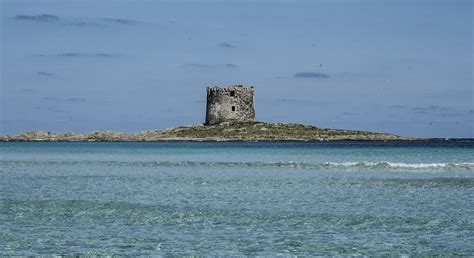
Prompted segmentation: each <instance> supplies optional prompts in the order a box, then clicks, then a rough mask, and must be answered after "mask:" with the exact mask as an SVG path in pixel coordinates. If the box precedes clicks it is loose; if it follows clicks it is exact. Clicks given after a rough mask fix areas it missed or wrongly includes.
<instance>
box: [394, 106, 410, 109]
mask: <svg viewBox="0 0 474 258" xmlns="http://www.w3.org/2000/svg"><path fill="white" fill-rule="evenodd" d="M390 108H394V109H407V108H408V107H407V106H403V105H394V106H390Z"/></svg>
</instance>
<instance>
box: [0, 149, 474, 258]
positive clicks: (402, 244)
mask: <svg viewBox="0 0 474 258" xmlns="http://www.w3.org/2000/svg"><path fill="white" fill-rule="evenodd" d="M0 254H4V255H9V254H16V255H37V254H58V255H61V254H128V255H140V254H141V255H147V254H148V255H149V254H157V255H160V254H162V255H166V254H185V255H209V254H211V255H277V254H282V255H337V254H343V255H383V254H398V255H400V254H401V255H404V254H407V255H412V254H426V255H447V254H454V255H473V254H474V144H473V143H412V144H406V143H354V142H352V143H0Z"/></svg>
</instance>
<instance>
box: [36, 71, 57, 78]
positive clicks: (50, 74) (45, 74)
mask: <svg viewBox="0 0 474 258" xmlns="http://www.w3.org/2000/svg"><path fill="white" fill-rule="evenodd" d="M37 74H38V75H39V76H45V77H51V76H54V74H52V73H47V72H38V73H37Z"/></svg>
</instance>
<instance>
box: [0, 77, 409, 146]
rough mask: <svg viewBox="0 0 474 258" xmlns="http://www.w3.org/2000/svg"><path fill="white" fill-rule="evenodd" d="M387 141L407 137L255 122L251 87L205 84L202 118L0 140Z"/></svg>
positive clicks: (1, 138)
mask: <svg viewBox="0 0 474 258" xmlns="http://www.w3.org/2000/svg"><path fill="white" fill-rule="evenodd" d="M349 140H350V141H390V140H409V138H404V137H400V136H397V135H393V134H386V133H374V132H366V131H355V130H337V129H324V128H319V127H316V126H311V125H302V124H290V123H265V122H257V121H256V119H255V108H254V87H242V85H234V86H229V87H224V88H220V87H208V88H207V106H206V122H205V123H204V124H198V125H192V126H183V127H177V128H172V129H164V130H150V131H143V132H137V133H120V132H112V131H96V132H91V133H86V134H74V133H52V132H46V131H34V132H25V133H22V134H19V135H16V136H0V141H100V142H115V141H145V142H151V141H349Z"/></svg>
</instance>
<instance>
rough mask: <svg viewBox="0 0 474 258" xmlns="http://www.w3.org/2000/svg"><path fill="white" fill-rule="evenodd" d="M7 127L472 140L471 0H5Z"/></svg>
mask: <svg viewBox="0 0 474 258" xmlns="http://www.w3.org/2000/svg"><path fill="white" fill-rule="evenodd" d="M0 3H1V4H0V9H1V19H0V22H1V26H0V29H1V31H0V32H1V38H0V39H1V40H0V46H1V47H0V58H1V63H0V76H1V78H0V79H1V80H0V83H1V85H0V101H1V103H0V134H2V135H3V134H18V133H21V132H23V131H33V130H45V131H52V132H77V133H82V132H89V131H95V130H113V131H121V132H134V131H143V130H152V129H164V128H169V127H176V126H181V125H191V124H197V123H203V122H204V120H205V108H206V107H205V106H206V103H205V100H206V87H209V86H227V85H234V84H242V85H244V86H254V87H255V108H256V117H257V120H259V121H265V122H289V123H303V124H311V125H315V126H318V127H323V128H341V129H357V130H369V131H378V132H388V133H394V134H398V135H403V136H412V137H443V138H444V137H474V104H473V103H474V94H473V84H474V83H473V59H474V55H473V49H472V46H473V1H470V0H467V1H462V0H443V1H441V0H432V1H425V0H417V1H410V0H405V1H394V0H393V1H388V0H386V1H376V0H372V1H369V0H366V1H356V0H347V1H342V0H335V1H329V0H326V1H323V0H321V1H318V0H310V1H304V0H301V1H289V0H288V1H282V0H272V1H266V0H261V1H246V0H239V1H217V0H214V1H211V0H206V1H205V0H196V1H170V0H169V1H151V0H140V1H137V0H133V1H132V0H128V1H125V0H114V1H112V0H110V1H96V0H82V1H78V0H70V1H66V0H0Z"/></svg>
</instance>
